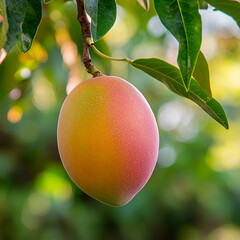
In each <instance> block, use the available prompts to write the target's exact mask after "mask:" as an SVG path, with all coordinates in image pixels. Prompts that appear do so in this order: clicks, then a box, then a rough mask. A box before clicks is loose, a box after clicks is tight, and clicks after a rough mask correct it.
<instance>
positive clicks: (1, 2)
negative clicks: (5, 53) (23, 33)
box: [0, 0, 8, 50]
mask: <svg viewBox="0 0 240 240" xmlns="http://www.w3.org/2000/svg"><path fill="white" fill-rule="evenodd" d="M0 19H1V21H0V22H1V26H0V50H1V49H2V48H3V47H4V45H5V43H6V41H7V32H8V21H7V15H6V4H5V0H0Z"/></svg>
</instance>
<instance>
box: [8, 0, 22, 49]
mask: <svg viewBox="0 0 240 240" xmlns="http://www.w3.org/2000/svg"><path fill="white" fill-rule="evenodd" d="M6 8H7V18H8V25H9V28H8V33H7V42H6V44H5V46H4V48H5V49H6V51H7V52H8V51H9V50H10V49H11V48H12V47H13V46H14V45H16V43H17V41H18V39H19V37H20V34H21V32H22V23H23V19H24V16H25V12H26V0H21V1H19V0H7V1H6Z"/></svg>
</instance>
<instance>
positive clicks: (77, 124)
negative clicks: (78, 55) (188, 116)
mask: <svg viewBox="0 0 240 240" xmlns="http://www.w3.org/2000/svg"><path fill="white" fill-rule="evenodd" d="M57 140H58V149H59V153H60V157H61V160H62V163H63V165H64V167H65V169H66V171H67V172H68V174H69V176H70V177H71V179H72V180H73V181H74V182H75V184H76V185H77V186H78V187H79V188H80V189H81V190H82V191H84V192H85V193H87V194H88V195H89V196H91V197H93V198H95V199H97V200H98V201H100V202H103V203H105V204H108V205H111V206H122V205H124V204H126V203H128V202H129V201H130V200H131V199H132V198H133V197H134V196H135V195H136V194H137V193H138V192H139V191H140V190H141V189H142V188H143V186H144V185H145V184H146V182H147V181H148V179H149V178H150V176H151V174H152V172H153V170H154V167H155V165H156V161H157V156H158V148H159V146H158V145H159V134H158V127H157V124H156V120H155V118H154V115H153V113H152V111H151V108H150V106H149V105H148V103H147V101H146V100H145V98H144V97H143V95H142V94H141V93H140V92H139V91H138V90H137V89H136V88H135V87H134V86H133V85H131V84H130V83H128V82H127V81H125V80H123V79H121V78H118V77H113V76H100V77H96V78H91V79H88V80H85V81H83V82H82V83H80V84H79V85H78V86H77V87H76V88H75V89H74V90H73V91H72V92H71V93H70V94H69V95H68V96H67V98H66V100H65V101H64V103H63V106H62V108H61V111H60V115H59V120H58V131H57Z"/></svg>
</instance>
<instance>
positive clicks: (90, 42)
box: [86, 37, 132, 64]
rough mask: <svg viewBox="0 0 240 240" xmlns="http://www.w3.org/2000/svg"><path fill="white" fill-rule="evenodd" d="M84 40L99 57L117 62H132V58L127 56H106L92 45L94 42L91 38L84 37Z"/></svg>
mask: <svg viewBox="0 0 240 240" xmlns="http://www.w3.org/2000/svg"><path fill="white" fill-rule="evenodd" d="M86 42H87V43H88V45H89V46H91V47H92V49H93V51H94V52H95V53H96V54H97V55H99V56H100V57H103V58H105V59H108V60H112V61H118V62H127V63H130V64H131V63H132V60H131V59H129V58H114V57H110V56H107V55H105V54H104V53H102V52H100V51H99V50H98V49H97V48H96V47H95V46H94V42H93V40H92V39H91V38H90V37H89V38H87V39H86Z"/></svg>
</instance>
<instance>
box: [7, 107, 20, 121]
mask: <svg viewBox="0 0 240 240" xmlns="http://www.w3.org/2000/svg"><path fill="white" fill-rule="evenodd" d="M22 115H23V110H22V108H21V107H19V106H13V107H11V108H10V109H9V111H8V114H7V119H8V121H9V122H11V123H18V122H19V121H20V120H21V119H22Z"/></svg>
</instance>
